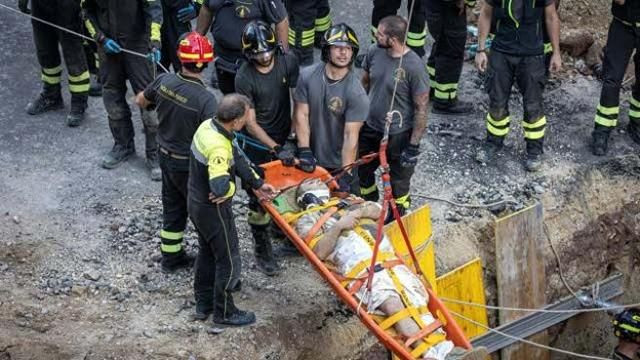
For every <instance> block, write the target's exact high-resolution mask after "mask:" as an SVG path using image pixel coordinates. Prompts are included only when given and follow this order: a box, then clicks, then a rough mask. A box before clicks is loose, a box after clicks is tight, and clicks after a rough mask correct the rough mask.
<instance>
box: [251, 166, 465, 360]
mask: <svg viewBox="0 0 640 360" xmlns="http://www.w3.org/2000/svg"><path fill="white" fill-rule="evenodd" d="M261 166H262V168H264V170H265V181H266V182H267V183H269V184H271V185H272V186H274V187H275V188H276V189H278V190H286V189H291V188H294V187H297V185H298V184H300V183H301V182H302V181H304V180H305V179H309V178H316V179H320V180H323V181H329V180H330V179H331V174H329V172H327V171H326V170H325V169H323V168H321V167H316V170H315V171H314V172H313V173H306V172H303V171H301V170H299V169H297V168H295V167H285V166H284V165H282V163H281V162H280V161H273V162H270V163H267V164H263V165H261ZM329 186H330V187H332V188H335V187H336V184H335V182H333V180H331V182H330V183H329ZM274 201H276V200H274ZM262 206H263V207H264V208H265V210H266V211H267V212H268V213H269V215H270V216H271V218H272V219H273V221H274V222H275V223H276V224H277V225H278V227H279V228H280V229H281V230H282V231H283V232H284V233H285V234H286V235H287V237H288V238H289V239H290V240H291V241H292V242H293V244H294V245H295V246H296V248H297V249H298V250H299V251H300V253H301V254H302V255H303V256H304V257H305V258H306V259H307V260H308V261H309V262H310V263H311V264H312V265H313V267H314V268H315V269H316V271H317V272H318V273H320V275H321V276H322V277H323V278H324V279H325V280H326V281H327V282H328V283H329V285H330V286H331V288H332V289H333V291H334V292H335V293H336V294H337V295H338V296H339V297H340V298H341V299H342V301H344V302H345V303H346V304H347V305H348V306H349V307H350V308H351V310H352V311H353V312H354V313H356V314H357V315H358V317H359V318H360V320H361V321H362V323H363V324H364V325H365V326H366V327H367V328H368V329H369V330H370V331H371V332H372V333H373V334H374V335H375V336H376V337H377V338H378V340H379V341H380V342H381V343H382V344H383V345H384V346H385V347H386V348H387V349H389V350H390V351H391V352H393V354H394V355H395V356H397V357H398V358H400V359H403V360H412V359H418V358H419V357H416V355H412V351H413V352H414V354H415V349H413V350H412V349H411V348H410V345H411V343H410V342H409V340H407V341H405V340H406V339H401V338H400V337H399V336H397V335H396V333H395V331H394V330H393V327H392V326H389V325H388V322H387V325H386V326H385V328H386V329H385V328H383V326H381V324H382V322H383V321H384V319H385V317H380V316H376V315H372V314H370V313H368V312H367V310H366V306H365V305H364V304H362V303H361V302H360V300H359V299H358V298H357V297H356V296H355V295H352V294H351V293H350V292H349V291H348V289H346V288H344V287H343V286H342V284H341V279H340V275H338V274H335V273H333V272H332V271H331V270H330V269H329V267H328V266H327V265H325V264H324V263H323V261H322V260H320V259H319V258H318V257H317V256H316V255H315V253H314V252H313V251H312V250H311V248H310V247H309V246H308V245H307V244H306V243H305V241H304V240H303V239H302V238H301V237H300V236H299V235H298V234H297V233H296V231H295V229H294V228H293V227H292V226H291V225H290V224H289V223H288V222H287V220H286V219H285V216H283V215H282V214H280V212H279V211H278V209H277V206H276V205H275V204H274V202H263V203H262ZM409 268H410V267H409ZM410 269H411V268H410ZM426 288H427V292H428V295H429V302H428V310H429V312H430V313H431V314H432V316H433V317H434V318H435V319H436V322H437V324H438V325H439V326H441V328H442V330H443V331H444V332H445V334H446V339H447V340H449V341H451V342H453V344H454V345H455V346H458V347H462V348H465V349H471V343H470V342H469V340H468V339H467V338H466V337H465V335H464V333H463V331H462V329H461V328H460V326H458V324H457V323H456V322H455V320H454V318H453V317H452V316H451V314H450V313H449V311H448V310H447V308H446V307H445V306H444V304H443V302H442V301H440V300H439V299H438V298H437V297H436V295H435V293H434V292H433V290H431V289H430V288H429V287H428V286H426ZM386 318H389V317H386ZM434 324H435V323H434ZM382 325H384V324H382ZM438 325H436V326H435V327H434V326H428V328H429V329H422V330H423V331H424V333H426V335H428V334H429V333H432V332H433V331H435V330H436V329H437V327H439V326H438ZM423 331H421V333H422V332H423ZM410 340H411V339H410ZM414 341H415V339H414ZM407 344H408V345H407ZM420 354H421V352H420V353H418V354H417V356H420Z"/></svg>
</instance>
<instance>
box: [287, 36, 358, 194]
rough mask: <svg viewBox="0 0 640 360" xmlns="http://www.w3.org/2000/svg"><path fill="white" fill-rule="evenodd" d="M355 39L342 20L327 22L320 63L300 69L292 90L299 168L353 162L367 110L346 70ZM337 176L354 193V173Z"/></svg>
mask: <svg viewBox="0 0 640 360" xmlns="http://www.w3.org/2000/svg"><path fill="white" fill-rule="evenodd" d="M357 52H358V40H357V37H356V36H355V33H354V32H353V30H352V29H351V28H349V27H348V26H347V25H344V24H338V25H335V26H333V27H331V28H330V29H329V30H328V31H327V33H326V35H325V41H324V43H323V48H322V59H323V62H322V63H319V64H316V65H313V66H310V67H307V68H305V69H303V70H302V71H301V72H300V76H299V79H298V85H297V87H296V92H295V94H294V97H293V98H294V101H295V112H294V121H295V129H296V134H297V137H298V147H299V149H298V158H299V159H300V162H301V164H300V166H299V167H300V168H301V169H302V170H304V171H308V172H313V170H314V169H315V165H316V163H317V164H318V165H320V166H322V167H324V168H326V169H327V170H329V171H331V170H336V169H338V168H341V167H343V166H345V165H348V164H351V163H353V162H354V161H355V160H356V158H357V154H358V135H359V133H360V128H361V127H362V124H363V122H364V121H365V120H366V118H367V114H368V112H369V99H368V97H367V94H366V92H365V91H364V88H363V87H362V85H361V83H360V81H359V80H358V78H357V77H356V76H355V74H354V73H353V71H352V69H351V63H352V61H353V59H354V58H355V56H356V54H357ZM353 175H355V174H351V173H350V172H347V173H345V174H344V175H343V176H342V177H340V181H339V185H340V191H343V192H357V186H358V183H357V181H356V179H355V178H356V177H355V176H353Z"/></svg>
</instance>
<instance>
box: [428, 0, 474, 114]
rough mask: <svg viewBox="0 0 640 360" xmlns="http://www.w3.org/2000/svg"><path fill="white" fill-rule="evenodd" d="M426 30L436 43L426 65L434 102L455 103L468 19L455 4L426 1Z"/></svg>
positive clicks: (432, 0) (440, 103) (438, 0)
mask: <svg viewBox="0 0 640 360" xmlns="http://www.w3.org/2000/svg"><path fill="white" fill-rule="evenodd" d="M426 8H427V26H428V27H429V33H430V34H431V36H432V37H433V39H434V40H435V42H434V43H433V47H432V48H431V54H429V59H428V61H427V70H428V72H429V78H430V80H431V88H432V89H433V97H432V98H431V100H432V101H433V102H436V103H439V105H444V106H446V105H451V104H453V103H455V101H456V99H457V92H458V81H459V80H460V74H461V72H462V64H463V62H464V47H465V44H466V42H467V15H466V12H465V11H463V12H462V14H460V11H459V9H458V7H457V6H456V5H455V2H453V1H451V2H447V1H442V0H427V1H426Z"/></svg>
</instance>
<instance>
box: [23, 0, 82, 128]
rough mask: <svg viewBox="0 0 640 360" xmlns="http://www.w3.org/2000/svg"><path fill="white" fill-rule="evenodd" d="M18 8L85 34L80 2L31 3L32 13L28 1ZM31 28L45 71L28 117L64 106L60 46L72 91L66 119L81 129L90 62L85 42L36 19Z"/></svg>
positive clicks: (43, 0) (51, 0) (36, 0)
mask: <svg viewBox="0 0 640 360" xmlns="http://www.w3.org/2000/svg"><path fill="white" fill-rule="evenodd" d="M18 7H19V8H20V10H21V11H22V12H24V13H30V12H32V13H33V16H35V17H37V18H40V19H43V20H46V21H49V22H51V23H54V24H56V25H59V26H62V27H64V28H67V29H70V30H73V31H76V32H82V21H81V20H80V4H79V2H78V1H77V0H32V1H31V10H29V0H19V1H18ZM31 25H32V26H33V41H34V43H35V45H36V51H37V54H38V62H39V63H40V66H41V71H42V75H41V79H42V92H41V93H40V94H39V95H38V97H37V98H36V99H35V100H34V101H32V102H30V103H29V104H28V105H27V109H26V111H27V113H28V114H29V115H37V114H42V113H44V112H46V111H50V110H57V109H62V108H63V107H64V104H63V101H62V94H61V90H60V82H61V81H62V60H61V58H60V51H59V50H58V46H60V47H62V54H63V56H64V62H65V64H66V66H67V73H68V74H67V75H68V79H69V92H71V110H70V111H69V115H68V116H67V125H68V126H72V127H75V126H78V125H80V123H81V122H82V120H84V111H85V109H86V108H87V97H88V94H89V81H90V79H89V77H90V75H89V71H88V69H87V61H86V59H85V58H84V52H83V51H82V39H80V38H79V37H77V36H75V35H72V34H69V33H67V32H63V31H60V30H57V29H55V28H53V27H51V26H49V25H46V24H44V23H41V22H39V21H36V20H32V21H31Z"/></svg>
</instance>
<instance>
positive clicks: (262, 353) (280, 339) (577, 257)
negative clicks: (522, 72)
mask: <svg viewBox="0 0 640 360" xmlns="http://www.w3.org/2000/svg"><path fill="white" fill-rule="evenodd" d="M0 3H2V4H6V5H9V6H14V5H15V4H14V2H12V1H9V0H0ZM331 3H332V8H333V10H332V11H333V16H334V19H335V20H338V21H345V22H347V23H349V24H352V25H353V26H354V28H355V29H356V30H357V32H358V34H359V36H360V39H361V41H362V43H366V42H367V39H368V37H369V35H368V33H367V31H368V15H366V16H363V14H370V11H371V4H370V2H369V1H363V0H360V1H356V0H346V1H331ZM608 4H609V2H608V1H605V0H598V1H589V2H587V1H584V0H566V1H563V2H562V6H563V8H562V10H561V13H560V14H561V18H562V20H564V21H566V22H567V24H568V25H570V26H579V27H586V28H588V29H589V30H590V31H592V32H593V33H594V35H595V37H596V38H597V39H599V40H602V41H604V38H605V33H606V27H607V24H608V19H609V18H608ZM0 34H2V35H0V40H1V41H0V43H2V44H3V47H2V49H3V50H4V51H0V63H2V64H3V65H2V69H3V71H2V72H0V99H1V100H0V127H1V128H2V130H1V131H0V163H1V164H3V167H2V171H0V224H2V226H1V227H0V309H1V310H2V311H0V359H2V360H4V359H150V358H153V359H176V358H177V359H190V360H191V359H265V360H266V359H269V360H276V359H283V360H284V359H319V358H322V359H377V358H384V356H383V354H382V353H383V352H382V351H381V350H380V349H379V348H377V347H375V346H374V345H375V340H374V339H373V338H372V337H371V336H370V335H368V333H367V332H366V330H365V328H364V327H363V326H362V325H360V323H359V322H358V321H357V319H355V318H353V316H352V315H351V313H350V312H349V311H347V310H346V309H345V308H344V307H343V306H342V305H341V304H340V303H339V302H338V300H337V299H336V298H335V296H334V295H333V294H332V292H330V291H329V289H328V288H327V287H326V286H325V285H324V284H323V282H322V281H321V280H320V278H319V276H318V275H316V274H315V272H314V271H313V270H312V269H311V268H310V267H309V266H308V265H307V263H306V262H305V261H304V260H303V259H301V258H282V259H281V265H282V267H283V272H282V274H281V275H280V276H278V277H277V278H273V279H271V278H267V277H266V276H263V275H262V274H261V273H259V272H257V271H256V269H255V263H254V261H253V258H252V250H251V248H252V244H251V238H250V236H249V233H248V227H247V226H246V216H245V214H244V213H245V210H246V205H245V198H244V197H243V196H240V197H238V198H237V199H236V200H234V202H235V208H236V212H237V214H238V222H237V223H238V226H239V231H240V235H241V236H240V239H241V248H242V255H243V266H244V268H243V287H242V290H241V291H240V292H239V293H238V294H237V300H238V303H239V306H241V307H243V308H246V309H250V310H253V311H255V312H256V314H257V316H258V322H257V324H255V325H253V326H250V327H247V328H243V329H231V328H225V329H219V328H217V327H212V324H211V323H200V322H192V321H191V320H190V314H191V313H192V311H193V302H192V299H193V295H192V287H191V286H192V277H193V274H192V272H191V271H182V272H179V273H177V274H174V275H164V274H162V273H161V272H160V271H159V264H158V263H157V262H156V261H155V258H156V257H157V255H158V244H159V238H158V231H159V229H160V223H161V216H160V215H161V204H160V200H159V193H160V186H159V184H158V183H153V182H151V181H150V180H149V179H148V177H147V174H146V171H145V168H144V160H143V158H142V156H141V155H138V157H135V158H133V159H132V160H130V161H129V162H127V163H126V164H124V165H123V166H121V167H119V168H117V169H115V170H111V171H107V170H104V169H102V168H100V167H99V166H98V164H99V161H100V159H101V156H102V155H103V153H104V152H106V151H108V150H109V148H110V146H111V145H112V143H111V136H110V134H109V130H108V127H107V121H106V113H105V111H104V108H103V105H102V101H101V99H99V98H92V99H90V106H89V110H88V116H87V121H86V122H85V123H84V124H83V125H82V126H80V127H79V128H75V129H71V128H67V127H66V126H65V125H64V118H65V111H57V112H53V113H49V114H46V115H43V116H37V117H30V116H28V115H26V114H25V112H24V107H25V105H26V103H27V102H28V101H29V100H30V99H31V98H32V97H33V96H35V95H36V94H37V92H38V90H39V86H40V85H39V82H38V80H37V79H38V78H39V67H38V65H37V61H36V58H35V53H34V48H33V44H32V41H31V28H30V25H29V23H28V21H26V20H25V18H23V17H19V16H18V15H14V14H11V13H8V12H6V11H4V10H0ZM566 60H567V63H568V64H569V65H571V64H572V63H573V62H574V59H568V58H567V59H566ZM482 81H483V80H482V78H481V77H480V76H479V75H478V74H477V72H476V71H475V70H474V69H473V68H472V67H471V65H470V64H466V65H465V69H464V74H463V77H462V81H461V90H460V96H461V98H463V99H465V100H467V101H471V102H473V103H474V104H475V106H476V112H475V113H474V114H472V115H470V116H464V117H453V118H446V117H438V116H435V115H434V116H432V117H431V118H430V124H429V128H428V131H427V134H426V135H425V137H424V139H423V141H422V149H423V153H422V155H421V158H420V164H419V166H418V169H417V174H418V175H417V176H415V177H414V182H413V184H412V186H413V192H414V193H415V194H423V195H430V196H436V197H441V198H446V199H451V200H455V201H458V202H463V203H490V202H494V201H496V200H500V199H507V198H513V199H515V201H516V203H515V204H511V205H509V206H508V207H505V208H494V209H491V210H492V211H488V210H469V209H463V208H455V207H451V206H449V205H446V204H444V203H442V202H437V201H426V200H425V199H424V198H420V197H418V196H415V197H414V203H415V206H418V205H420V204H423V203H425V202H428V203H429V204H430V205H431V206H432V208H433V216H432V220H433V223H434V230H435V233H434V241H435V243H436V251H437V267H438V272H439V273H443V272H444V271H446V270H450V269H452V268H454V267H456V266H458V265H460V264H463V263H465V262H466V261H468V260H470V259H471V258H473V257H475V256H481V257H482V259H483V262H484V265H485V283H486V287H487V298H488V299H489V300H490V301H495V270H494V265H493V261H494V257H495V255H494V254H493V250H492V249H493V243H492V240H491V235H492V230H491V224H492V222H493V220H494V219H495V216H496V215H499V214H503V213H505V212H509V211H512V210H514V209H518V208H521V207H522V206H524V205H525V204H528V203H530V202H532V201H535V200H539V201H542V203H543V204H544V206H545V220H546V225H547V227H548V230H549V238H550V241H552V242H553V243H554V245H556V248H557V249H558V251H559V253H560V257H561V259H563V264H562V266H563V270H564V271H565V273H566V274H567V277H568V281H569V283H570V284H571V285H572V286H574V287H576V288H578V287H580V286H585V285H588V284H591V283H594V282H596V281H598V280H602V279H604V278H605V277H606V276H607V274H609V273H611V272H613V271H615V270H618V271H622V272H624V273H625V274H628V275H629V276H628V277H627V286H626V289H627V291H626V293H625V296H624V298H623V299H619V301H621V302H626V303H628V302H631V301H633V300H636V302H637V300H638V299H640V284H639V283H640V279H639V277H638V274H639V271H638V269H639V266H638V261H639V259H640V256H639V255H638V254H639V251H638V239H639V237H640V203H639V201H640V190H639V189H640V187H639V186H638V185H639V183H640V158H639V157H638V151H639V150H640V146H639V145H637V144H635V143H633V142H632V141H631V140H630V139H629V138H628V136H627V135H626V134H625V132H624V125H626V121H627V118H626V115H622V116H621V121H620V122H621V126H620V127H619V128H618V129H617V130H616V131H615V132H614V133H613V136H612V144H611V148H610V151H609V155H608V156H606V157H603V158H597V157H594V156H593V155H591V153H590V151H589V148H588V140H589V136H590V131H591V128H592V126H593V125H592V124H593V115H594V109H595V106H596V104H597V101H598V96H599V90H600V83H599V82H597V81H596V80H594V79H593V78H591V77H589V76H583V75H578V74H577V72H575V71H572V70H571V67H570V66H569V67H568V69H567V71H566V72H565V73H564V74H563V76H562V77H560V78H553V79H552V80H551V83H550V84H549V86H548V91H547V93H546V97H545V99H546V100H545V107H546V112H547V117H548V120H549V125H548V128H547V134H548V135H547V137H546V140H545V146H546V155H545V156H546V163H545V166H544V168H543V170H542V171H541V172H540V173H537V174H528V173H526V172H525V171H524V170H523V168H522V160H523V158H524V142H523V137H522V129H521V126H520V125H519V124H518V123H517V121H514V124H512V133H511V134H510V135H509V139H508V142H507V147H506V149H505V151H504V152H503V153H502V154H501V157H500V160H499V161H498V162H497V163H496V164H493V165H483V164H480V163H478V162H476V161H475V160H474V155H475V152H476V151H477V149H478V148H479V147H480V146H481V144H482V139H483V137H484V122H483V118H484V112H485V110H486V106H487V96H486V94H485V92H484V91H483V90H482ZM627 90H628V89H627ZM628 95H629V94H628V91H625V93H624V95H623V99H626V98H628ZM65 99H67V100H68V96H67V94H65ZM519 100H520V99H519V96H514V97H513V99H512V103H511V109H512V112H513V115H514V116H513V118H514V119H518V118H519V117H520V116H521V114H522V112H521V110H520V109H519ZM67 104H68V101H67ZM626 106H627V105H626V102H625V105H623V107H624V108H625V110H623V112H622V114H626ZM134 117H135V119H134V121H135V122H136V127H137V129H138V131H137V140H138V154H143V153H144V151H143V148H142V146H143V141H142V139H143V138H142V132H141V131H140V121H139V117H138V116H137V114H136V115H134ZM186 241H187V243H188V246H187V248H188V250H190V251H196V248H195V244H196V239H195V237H194V234H193V232H192V231H189V232H188V234H187V237H186ZM548 255H549V256H548V257H547V274H548V278H549V286H548V289H547V300H548V301H549V302H552V301H554V300H556V299H558V298H559V297H562V296H564V295H566V294H567V291H566V289H564V288H563V286H562V284H561V282H560V279H559V278H558V276H557V266H556V262H555V258H554V257H553V256H552V254H551V251H550V249H548ZM220 330H222V332H220ZM552 332H553V334H552V335H554V337H553V339H554V342H553V344H554V345H555V346H558V347H561V348H565V349H570V350H575V351H579V352H583V353H587V354H593V355H600V356H606V355H608V354H607V352H608V351H609V349H611V345H612V343H613V338H612V337H611V334H610V331H609V325H608V322H607V318H606V316H605V315H597V316H593V317H579V318H576V319H574V320H572V321H570V322H568V323H567V324H566V325H564V326H562V327H558V328H554V329H553V330H552ZM372 347H373V350H371V349H372ZM553 359H564V357H562V356H554V357H553Z"/></svg>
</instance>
